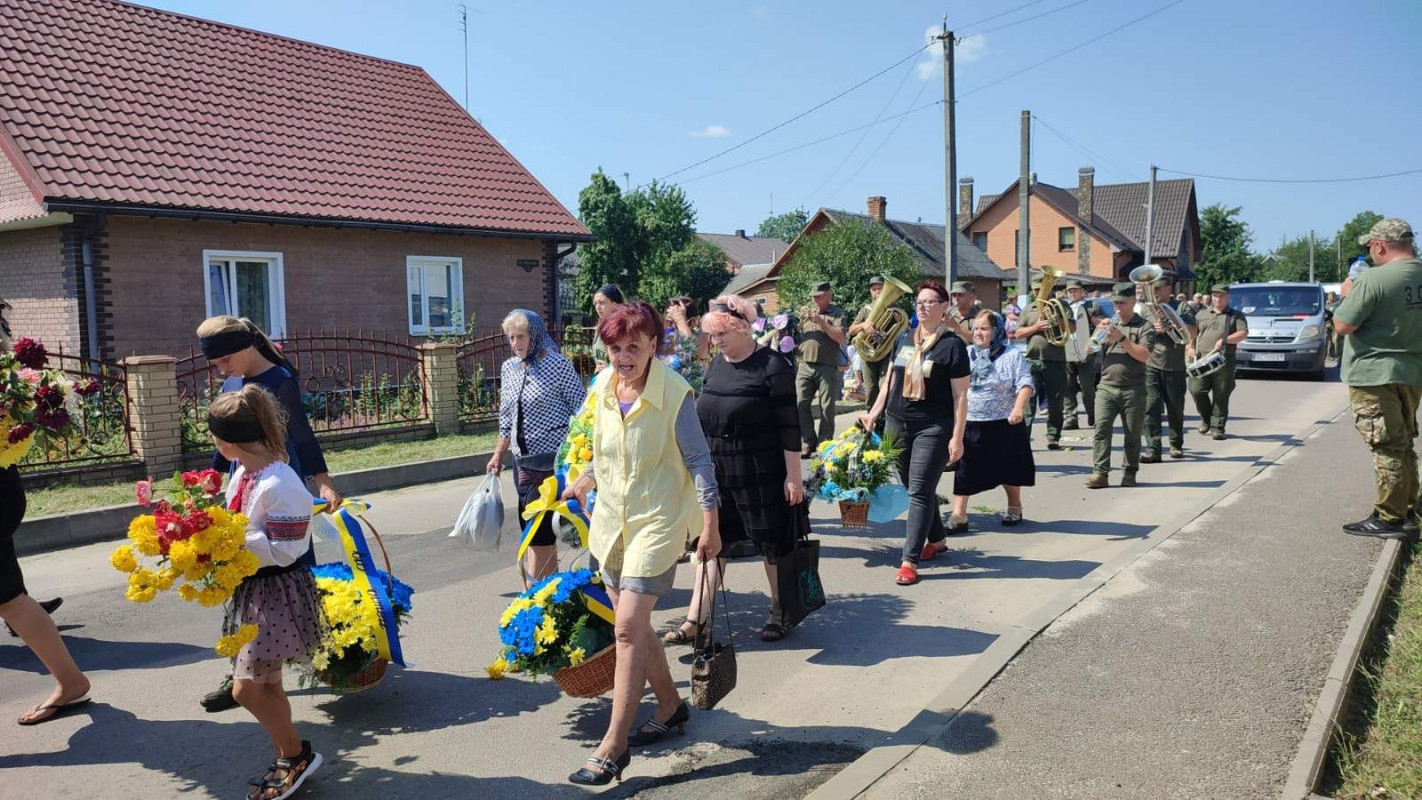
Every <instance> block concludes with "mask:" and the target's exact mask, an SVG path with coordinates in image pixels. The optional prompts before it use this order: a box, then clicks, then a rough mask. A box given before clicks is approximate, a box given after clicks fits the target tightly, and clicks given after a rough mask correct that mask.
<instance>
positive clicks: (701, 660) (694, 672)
mask: <svg viewBox="0 0 1422 800" xmlns="http://www.w3.org/2000/svg"><path fill="white" fill-rule="evenodd" d="M710 572H711V571H710V570H703V571H702V573H701V576H702V577H701V581H702V582H701V596H702V597H703V598H704V597H706V596H707V595H708V594H711V614H710V619H708V620H707V634H706V647H705V649H703V650H701V651H699V652H698V653H697V654H696V657H695V660H693V661H692V662H691V704H692V705H693V706H695V707H696V708H699V709H701V710H702V711H710V710H711V709H713V708H715V707H716V704H717V703H719V702H721V701H722V700H724V699H725V697H726V695H728V694H730V693H731V690H732V689H734V688H736V643H735V634H733V633H732V632H731V620H730V616H729V608H728V606H727V604H726V583H725V577H724V576H722V580H721V598H720V603H719V604H718V603H717V602H716V597H715V595H714V593H713V590H712V589H711V582H710ZM717 605H719V606H720V608H721V614H720V616H721V624H722V626H724V628H725V632H726V642H725V643H721V642H718V641H716V616H717V615H716V607H717Z"/></svg>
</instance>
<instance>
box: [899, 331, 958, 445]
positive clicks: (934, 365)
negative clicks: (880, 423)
mask: <svg viewBox="0 0 1422 800" xmlns="http://www.w3.org/2000/svg"><path fill="white" fill-rule="evenodd" d="M913 337H914V331H912V330H910V331H908V332H907V333H905V334H904V335H903V336H901V337H899V341H898V344H896V345H894V356H893V358H894V381H895V385H896V387H897V388H895V390H894V391H893V392H890V393H889V416H891V417H893V418H894V419H896V420H899V421H901V422H938V423H941V424H943V425H946V426H949V427H952V425H953V386H952V380H953V379H954V378H966V377H968V371H969V370H968V346H967V345H965V344H963V340H962V339H959V338H958V337H957V336H954V335H953V331H952V330H951V329H950V330H948V331H946V332H945V333H944V334H943V335H942V336H940V337H938V341H936V342H934V343H933V347H931V348H929V350H928V352H927V353H924V355H923V388H924V393H923V399H922V400H908V399H905V398H904V369H905V368H906V367H907V366H908V363H909V359H911V358H913V347H914V339H913Z"/></svg>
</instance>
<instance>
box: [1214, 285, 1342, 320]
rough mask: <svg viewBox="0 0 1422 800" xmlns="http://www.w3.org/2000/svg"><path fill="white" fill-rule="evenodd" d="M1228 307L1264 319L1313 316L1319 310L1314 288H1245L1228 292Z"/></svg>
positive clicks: (1320, 299)
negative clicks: (1264, 317) (1263, 317)
mask: <svg viewBox="0 0 1422 800" xmlns="http://www.w3.org/2000/svg"><path fill="white" fill-rule="evenodd" d="M1229 304H1230V305H1232V306H1234V307H1235V308H1237V309H1239V310H1240V311H1241V312H1243V313H1245V314H1257V315H1260V316H1266V317H1287V316H1295V315H1307V316H1313V315H1314V314H1317V313H1318V312H1319V311H1320V310H1322V309H1323V292H1321V291H1319V289H1318V287H1317V286H1249V287H1241V288H1237V289H1232V290H1230V293H1229Z"/></svg>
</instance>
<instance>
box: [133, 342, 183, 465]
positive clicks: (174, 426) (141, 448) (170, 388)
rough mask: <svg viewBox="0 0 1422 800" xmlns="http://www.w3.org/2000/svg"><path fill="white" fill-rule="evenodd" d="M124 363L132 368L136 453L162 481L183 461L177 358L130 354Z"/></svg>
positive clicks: (134, 444)
mask: <svg viewBox="0 0 1422 800" xmlns="http://www.w3.org/2000/svg"><path fill="white" fill-rule="evenodd" d="M123 364H124V367H126V368H127V369H128V401H129V406H130V408H131V409H132V418H131V423H132V425H133V450H134V455H136V456H138V458H139V459H140V460H141V461H143V464H144V466H145V467H147V469H148V474H149V475H151V476H153V477H155V478H158V479H160V480H162V479H164V478H166V477H168V476H169V475H172V474H173V473H174V472H177V471H179V470H181V469H182V464H183V427H182V421H181V416H180V413H179V411H178V374H177V370H176V368H175V367H176V364H177V361H176V360H175V359H174V358H172V357H171V356H130V357H128V358H125V359H124V360H123Z"/></svg>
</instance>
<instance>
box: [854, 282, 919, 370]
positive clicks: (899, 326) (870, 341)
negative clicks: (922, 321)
mask: <svg viewBox="0 0 1422 800" xmlns="http://www.w3.org/2000/svg"><path fill="white" fill-rule="evenodd" d="M884 281H885V283H884V288H883V289H880V290H879V296H878V297H876V298H874V305H872V306H870V307H869V316H867V317H865V319H864V321H865V322H868V323H869V324H870V325H872V326H874V327H872V328H870V329H869V330H867V331H860V332H859V333H856V334H854V339H853V343H854V349H855V350H857V351H859V357H860V358H862V359H864V361H865V362H866V363H867V362H872V361H882V360H884V358H885V357H886V356H888V355H889V353H890V352H891V351H892V350H893V349H894V342H897V341H898V340H899V337H900V336H902V335H903V333H904V331H906V330H908V322H909V320H908V314H905V313H904V311H903V309H901V308H894V307H893V306H894V303H897V302H898V301H899V298H900V297H903V296H904V295H906V294H908V293H909V292H911V291H913V290H912V289H910V288H909V287H908V284H906V283H904V282H903V281H901V280H899V279H897V278H895V277H894V276H892V275H885V276H884Z"/></svg>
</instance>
